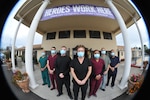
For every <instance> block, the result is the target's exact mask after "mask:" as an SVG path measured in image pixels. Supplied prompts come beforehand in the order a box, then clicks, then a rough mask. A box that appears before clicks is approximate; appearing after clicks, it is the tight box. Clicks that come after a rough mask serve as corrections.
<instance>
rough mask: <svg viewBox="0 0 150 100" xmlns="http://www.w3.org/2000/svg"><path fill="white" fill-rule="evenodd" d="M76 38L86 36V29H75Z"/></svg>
mask: <svg viewBox="0 0 150 100" xmlns="http://www.w3.org/2000/svg"><path fill="white" fill-rule="evenodd" d="M74 38H86V31H85V30H74Z"/></svg>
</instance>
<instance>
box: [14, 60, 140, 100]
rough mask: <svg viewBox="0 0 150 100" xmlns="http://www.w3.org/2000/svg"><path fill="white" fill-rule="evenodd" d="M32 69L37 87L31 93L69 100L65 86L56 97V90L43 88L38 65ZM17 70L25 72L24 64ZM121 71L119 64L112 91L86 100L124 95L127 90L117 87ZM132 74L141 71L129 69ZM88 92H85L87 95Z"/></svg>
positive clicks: (122, 65) (107, 89)
mask: <svg viewBox="0 0 150 100" xmlns="http://www.w3.org/2000/svg"><path fill="white" fill-rule="evenodd" d="M34 67H35V71H34V75H35V80H36V82H37V84H39V86H38V87H37V88H35V89H31V91H32V92H33V93H35V94H37V95H38V96H40V97H41V98H43V99H46V100H51V99H52V98H53V99H54V100H70V99H69V97H68V95H67V91H66V88H65V86H63V95H62V96H60V97H57V96H56V95H57V93H58V92H57V90H56V89H55V90H53V91H51V90H50V88H48V86H47V85H45V86H43V85H42V77H41V72H40V68H39V66H38V65H35V66H34ZM17 68H18V69H20V70H21V71H22V72H24V71H25V67H24V63H22V67H21V68H20V67H17ZM123 69H124V62H121V63H120V66H119V68H118V74H117V77H116V82H115V86H114V88H113V89H112V88H111V87H110V86H107V87H106V91H102V90H100V89H99V90H98V91H97V97H93V96H91V97H90V98H87V97H86V100H93V99H94V100H112V99H114V98H116V97H118V96H120V95H122V94H123V93H125V92H126V90H127V88H125V89H123V90H121V89H120V88H119V87H118V84H119V81H120V79H121V76H122V74H123ZM133 73H135V74H136V73H142V70H141V69H140V68H134V67H131V72H130V75H131V74H133ZM71 90H72V82H71ZM88 91H89V88H88ZM88 91H87V95H88ZM72 93H73V91H72ZM80 98H81V92H79V100H80ZM114 100H115V99H114Z"/></svg>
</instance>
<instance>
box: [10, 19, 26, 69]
mask: <svg viewBox="0 0 150 100" xmlns="http://www.w3.org/2000/svg"><path fill="white" fill-rule="evenodd" d="M22 20H23V19H22V18H21V19H20V20H19V23H18V26H17V28H16V31H15V35H14V37H13V41H12V49H11V62H12V71H13V72H14V71H15V69H16V68H15V43H16V37H17V34H18V30H19V27H20V25H21V22H22Z"/></svg>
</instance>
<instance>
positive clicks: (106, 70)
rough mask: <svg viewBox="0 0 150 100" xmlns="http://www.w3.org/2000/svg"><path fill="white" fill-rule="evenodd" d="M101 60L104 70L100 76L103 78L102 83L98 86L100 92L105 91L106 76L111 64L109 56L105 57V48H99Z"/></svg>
mask: <svg viewBox="0 0 150 100" xmlns="http://www.w3.org/2000/svg"><path fill="white" fill-rule="evenodd" d="M101 59H103V60H104V62H105V70H104V73H103V76H102V77H103V78H102V82H101V85H100V89H101V90H102V91H105V88H106V82H107V76H108V70H109V67H110V62H111V61H110V58H109V56H107V55H106V50H105V48H101Z"/></svg>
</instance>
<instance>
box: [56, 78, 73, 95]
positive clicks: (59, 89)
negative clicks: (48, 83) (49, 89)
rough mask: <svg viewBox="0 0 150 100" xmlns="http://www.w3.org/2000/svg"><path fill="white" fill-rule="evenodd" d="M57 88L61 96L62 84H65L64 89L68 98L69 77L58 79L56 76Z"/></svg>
mask: <svg viewBox="0 0 150 100" xmlns="http://www.w3.org/2000/svg"><path fill="white" fill-rule="evenodd" d="M56 79H57V88H58V93H59V94H62V93H63V90H62V88H63V84H65V87H66V89H67V92H68V96H69V97H70V96H72V94H71V90H70V76H65V77H64V78H63V79H62V78H59V77H58V76H57V78H56Z"/></svg>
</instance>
